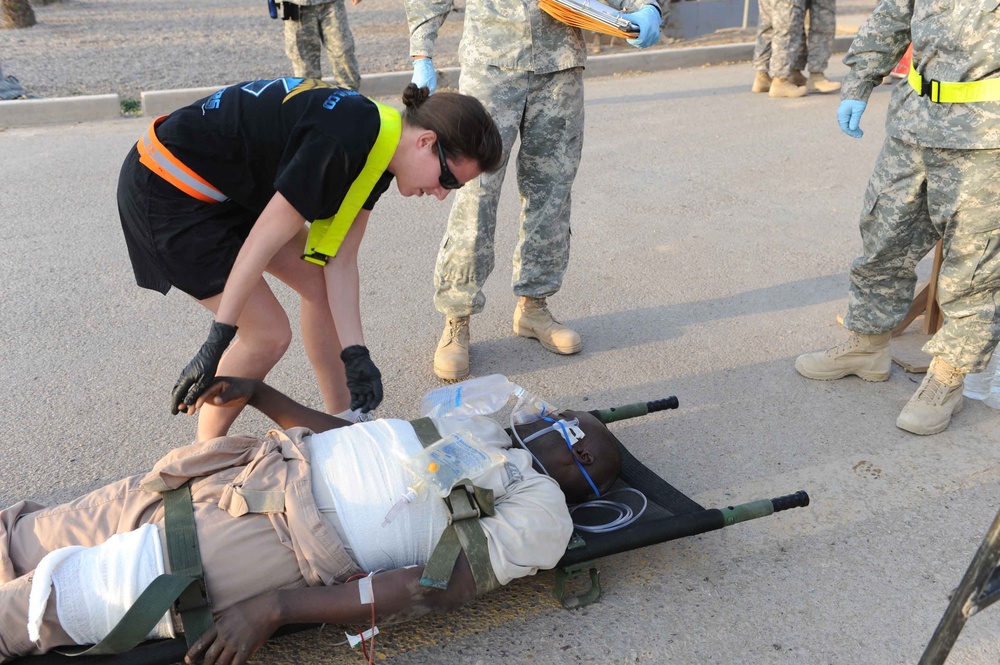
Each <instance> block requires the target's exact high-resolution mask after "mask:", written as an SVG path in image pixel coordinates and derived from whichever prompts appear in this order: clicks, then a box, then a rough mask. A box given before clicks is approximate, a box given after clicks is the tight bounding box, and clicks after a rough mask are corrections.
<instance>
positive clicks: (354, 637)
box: [344, 626, 378, 649]
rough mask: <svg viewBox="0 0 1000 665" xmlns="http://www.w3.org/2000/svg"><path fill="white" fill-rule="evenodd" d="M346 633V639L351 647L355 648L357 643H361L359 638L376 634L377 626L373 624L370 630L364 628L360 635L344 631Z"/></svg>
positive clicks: (367, 637) (367, 638) (368, 638)
mask: <svg viewBox="0 0 1000 665" xmlns="http://www.w3.org/2000/svg"><path fill="white" fill-rule="evenodd" d="M344 635H347V641H348V643H350V645H351V648H352V649H357V648H358V645H359V644H361V638H362V637H364V639H366V640H370V639H371V638H373V637H375V636H376V635H378V626H375V627H374V628H372V629H371V630H366V631H365V632H364V633H363V634H362V635H351V634H350V633H344Z"/></svg>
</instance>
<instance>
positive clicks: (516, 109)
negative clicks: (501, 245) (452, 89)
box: [434, 66, 529, 381]
mask: <svg viewBox="0 0 1000 665" xmlns="http://www.w3.org/2000/svg"><path fill="white" fill-rule="evenodd" d="M528 78H529V74H528V73H526V72H513V71H508V70H503V69H500V68H498V67H490V66H476V67H468V66H466V67H463V68H462V74H461V76H460V77H459V89H460V90H461V91H462V92H463V93H465V94H467V95H472V96H474V97H476V98H478V99H479V101H481V102H482V103H483V105H484V106H485V107H486V110H487V111H489V113H490V115H491V116H492V117H493V120H494V121H495V122H496V124H497V126H498V127H499V129H500V136H501V138H502V140H503V163H502V164H501V165H500V168H499V169H498V170H497V171H496V172H495V173H484V174H482V175H481V176H480V177H478V178H475V179H474V180H470V181H469V182H467V183H465V186H464V187H462V188H461V189H459V190H458V191H457V192H455V204H454V205H453V206H452V208H451V215H450V216H449V218H448V230H447V231H446V232H445V235H444V239H443V240H442V241H441V248H440V250H439V251H438V258H437V266H436V267H435V270H434V306H435V307H436V308H437V310H438V311H439V312H441V313H442V314H444V315H445V316H446V320H445V327H444V332H442V333H441V338H440V339H439V340H438V344H437V349H436V350H435V352H434V373H435V374H437V376H438V377H439V378H442V379H445V380H448V381H454V380H457V379H462V378H465V377H466V376H468V374H469V345H470V341H469V339H470V332H469V317H470V316H471V315H472V314H476V313H478V312H481V311H482V310H483V307H484V306H485V304H486V297H485V296H484V295H483V291H482V288H483V285H484V284H485V283H486V279H487V278H488V277H489V276H490V273H491V272H493V265H494V260H495V259H494V256H493V235H494V233H495V231H496V224H497V204H498V203H499V201H500V188H501V186H502V185H503V178H504V172H505V171H506V169H507V159H508V158H509V157H510V150H511V147H512V146H513V145H514V141H515V140H516V139H517V133H518V129H519V127H520V125H521V116H522V114H523V113H524V104H525V99H526V98H527V94H528Z"/></svg>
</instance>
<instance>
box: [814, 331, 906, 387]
mask: <svg viewBox="0 0 1000 665" xmlns="http://www.w3.org/2000/svg"><path fill="white" fill-rule="evenodd" d="M889 336H890V333H882V334H881V335H862V334H860V333H856V332H852V333H851V336H850V337H848V338H847V339H846V340H844V341H843V342H841V343H840V344H838V345H837V346H835V347H833V348H830V349H827V350H826V351H815V352H813V353H806V354H803V355H801V356H799V357H798V358H796V359H795V369H796V370H797V371H798V373H799V374H801V375H802V376H804V377H806V378H807V379H816V380H818V381H833V380H834V379H842V378H844V377H845V376H848V375H850V374H854V375H856V376H860V377H861V378H862V379H864V380H865V381H885V380H887V379H888V378H889V373H890V372H891V370H892V356H891V354H890V353H889Z"/></svg>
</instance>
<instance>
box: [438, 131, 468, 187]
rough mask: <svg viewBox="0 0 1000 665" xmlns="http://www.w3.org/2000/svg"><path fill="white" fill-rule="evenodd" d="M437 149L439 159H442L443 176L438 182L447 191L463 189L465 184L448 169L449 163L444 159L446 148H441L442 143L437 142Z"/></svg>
mask: <svg viewBox="0 0 1000 665" xmlns="http://www.w3.org/2000/svg"><path fill="white" fill-rule="evenodd" d="M437 147H438V157H439V158H440V159H441V176H440V177H439V178H438V182H440V183H441V186H442V187H444V188H445V189H461V188H462V185H464V184H465V183H462V182H459V181H458V178H456V177H455V174H454V173H452V172H451V169H449V168H448V162H447V161H446V160H445V158H444V148H443V147H442V146H441V141H437Z"/></svg>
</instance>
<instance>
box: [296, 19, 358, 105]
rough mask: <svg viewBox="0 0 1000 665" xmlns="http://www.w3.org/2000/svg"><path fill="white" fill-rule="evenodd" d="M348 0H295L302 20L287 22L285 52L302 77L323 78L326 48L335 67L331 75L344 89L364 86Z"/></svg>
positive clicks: (332, 66)
mask: <svg viewBox="0 0 1000 665" xmlns="http://www.w3.org/2000/svg"><path fill="white" fill-rule="evenodd" d="M344 2H345V0H334V1H333V2H330V1H329V0H295V3H294V4H296V5H299V20H298V21H292V20H288V21H283V23H284V24H285V53H286V54H287V55H288V58H289V60H291V61H292V73H293V74H294V75H295V76H297V77H299V78H313V79H318V78H321V77H322V67H321V65H320V56H321V51H322V49H323V48H325V49H326V55H327V58H329V60H330V67H331V68H332V72H331V75H330V76H331V78H333V79H334V80H336V81H337V84H338V85H340V86H341V87H344V88H350V89H352V90H357V89H358V86H359V85H361V74H360V73H359V68H358V58H357V56H356V55H355V54H354V36H353V35H352V34H351V27H350V26H349V25H348V24H347V9H346V7H345V6H344Z"/></svg>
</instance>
